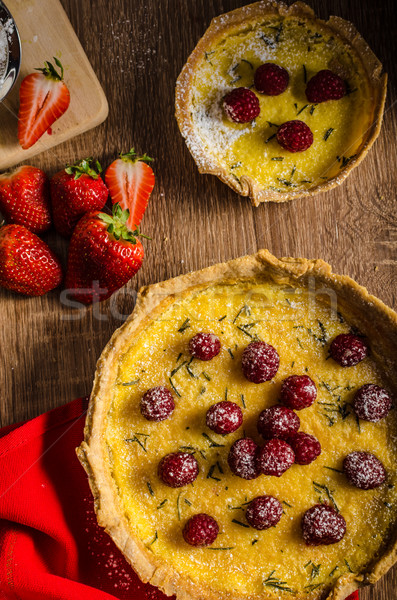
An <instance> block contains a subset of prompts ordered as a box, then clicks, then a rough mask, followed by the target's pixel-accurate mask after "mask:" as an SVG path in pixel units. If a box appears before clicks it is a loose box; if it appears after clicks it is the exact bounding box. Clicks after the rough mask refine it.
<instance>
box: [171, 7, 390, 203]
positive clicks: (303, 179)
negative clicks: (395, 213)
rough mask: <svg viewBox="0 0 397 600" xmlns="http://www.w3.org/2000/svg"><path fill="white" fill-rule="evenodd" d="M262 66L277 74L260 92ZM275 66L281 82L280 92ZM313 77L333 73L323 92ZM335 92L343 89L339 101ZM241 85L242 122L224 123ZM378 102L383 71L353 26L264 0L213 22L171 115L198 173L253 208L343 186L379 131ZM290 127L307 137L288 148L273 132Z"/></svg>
mask: <svg viewBox="0 0 397 600" xmlns="http://www.w3.org/2000/svg"><path fill="white" fill-rule="evenodd" d="M269 64H270V65H272V66H273V68H276V73H275V74H274V73H273V74H269V75H268V76H269V77H270V87H271V88H272V89H270V90H267V88H266V87H265V88H264V89H262V87H261V86H260V85H258V80H257V74H258V69H259V68H260V67H261V66H262V65H267V66H269ZM280 67H281V68H282V72H283V73H284V75H285V77H286V78H287V79H286V81H285V86H282V87H281V88H279V89H278V84H279V83H280V82H279V80H278V79H277V68H280ZM319 73H321V74H322V75H324V73H326V74H328V79H329V77H330V76H331V81H328V80H327V86H328V90H327V89H325V90H324V81H322V82H320V81H319V80H318V78H319V75H318V74H319ZM330 74H331V75H330ZM272 77H273V79H272ZM325 77H327V75H325ZM274 78H275V79H274ZM320 79H321V75H320ZM323 79H324V78H323ZM334 80H336V82H335V81H334ZM268 83H269V82H268ZM335 85H336V86H338V85H339V86H342V89H341V90H340V93H339V95H338V94H337V95H336V96H335V95H333V92H335V87H334V86H335ZM310 87H311V89H309V88H310ZM238 88H240V89H241V88H243V89H244V90H245V95H248V100H245V99H243V100H244V102H246V103H247V102H248V103H249V97H250V96H251V105H248V107H247V108H246V117H247V119H248V122H240V121H239V120H237V121H235V120H233V119H230V113H228V111H227V107H226V108H225V99H227V98H229V95H230V92H232V91H234V93H235V92H236V89H238ZM313 88H316V90H315V91H316V93H313ZM259 90H260V91H259ZM282 90H283V91H282ZM264 92H266V93H264ZM273 94H275V95H273ZM327 94H328V95H327ZM385 96H386V75H385V74H382V65H381V63H380V62H379V60H378V59H377V58H376V57H375V55H374V54H373V52H372V51H371V49H370V48H369V46H368V45H367V43H366V42H365V41H364V39H363V38H362V37H361V36H360V35H359V33H358V32H357V30H356V29H355V28H354V26H353V25H352V24H351V23H349V22H347V21H344V20H343V19H341V18H339V17H331V18H330V19H329V20H328V21H327V22H324V21H321V20H319V19H317V18H316V17H315V15H314V12H313V10H312V9H311V8H309V7H308V6H307V5H306V4H304V3H302V2H296V3H295V4H292V5H291V6H290V7H287V6H286V5H285V4H283V3H282V2H276V1H274V0H264V1H262V2H257V3H255V4H251V5H249V6H245V7H242V8H239V9H237V10H234V11H232V12H230V13H227V14H224V15H221V16H219V17H217V18H215V19H213V21H212V22H211V25H210V27H209V28H208V30H207V31H206V33H205V34H204V36H203V37H202V38H201V40H200V41H199V43H198V44H197V46H196V48H195V49H194V51H193V52H192V54H191V55H190V57H189V59H188V61H187V63H186V65H185V66H184V68H183V69H182V72H181V74H180V76H179V78H178V81H177V84H176V118H177V121H178V124H179V128H180V130H181V133H182V135H183V137H184V138H185V141H186V144H187V146H188V148H189V150H190V152H191V154H192V156H193V158H194V160H195V161H196V163H197V166H198V168H199V170H200V172H201V173H212V174H214V175H217V176H218V177H219V178H220V179H221V180H222V181H224V182H225V183H227V184H228V185H229V186H230V187H231V188H232V189H234V190H235V191H236V192H237V193H239V194H241V195H243V196H250V198H251V200H252V202H253V204H254V205H255V206H257V205H259V203H261V202H269V201H273V202H284V201H286V200H291V199H293V198H297V197H301V196H307V195H311V194H314V193H317V192H321V191H325V190H328V189H330V188H332V187H335V186H336V185H338V184H340V183H342V181H343V180H344V179H345V178H346V177H347V175H348V174H349V173H350V171H351V170H352V169H353V168H354V167H355V166H356V165H358V163H359V162H360V161H361V160H362V159H363V158H364V156H365V155H366V153H367V152H368V150H369V148H370V147H371V146H372V144H373V142H374V141H375V139H376V137H377V136H378V134H379V130H380V126H381V121H382V115H383V108H384V102H385ZM327 98H329V99H327ZM332 98H337V99H332ZM240 100H241V98H240V99H236V98H235V99H234V102H235V103H237V102H239V105H238V109H239V110H242V109H241V102H240ZM243 100H241V101H243ZM252 102H253V103H254V104H255V106H254V107H253V106H252ZM232 108H233V106H232ZM234 108H235V107H234ZM243 112H244V111H243ZM291 121H293V122H294V121H300V122H303V123H304V126H305V129H306V134H307V135H308V136H309V137H308V140H307V141H308V143H307V144H306V145H305V144H303V146H301V147H300V149H298V150H297V149H296V146H294V145H293V146H292V148H294V149H293V151H291V147H290V146H288V145H287V146H285V144H283V143H282V140H281V137H282V136H281V133H282V131H281V129H280V128H281V126H282V125H283V124H285V123H289V122H291ZM301 127H303V126H302V125H301ZM291 135H292V133H291ZM296 138H297V139H298V140H299V132H295V141H296ZM292 141H293V142H294V137H293V138H292Z"/></svg>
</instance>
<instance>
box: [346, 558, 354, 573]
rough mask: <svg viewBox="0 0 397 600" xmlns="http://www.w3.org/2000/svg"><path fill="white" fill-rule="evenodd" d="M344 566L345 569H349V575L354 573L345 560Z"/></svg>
mask: <svg viewBox="0 0 397 600" xmlns="http://www.w3.org/2000/svg"><path fill="white" fill-rule="evenodd" d="M345 565H346V567H347V568H348V569H349V572H350V573H354V571H353V569H352V568H351V566H350V565H349V563H348V562H347V560H346V559H345Z"/></svg>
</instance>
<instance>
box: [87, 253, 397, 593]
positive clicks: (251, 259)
mask: <svg viewBox="0 0 397 600" xmlns="http://www.w3.org/2000/svg"><path fill="white" fill-rule="evenodd" d="M257 277H260V278H269V279H271V280H273V281H274V282H275V283H278V284H282V285H284V284H291V285H298V286H299V285H303V286H305V285H312V284H311V283H310V282H311V281H315V282H316V283H317V284H320V285H322V286H325V288H327V289H331V290H334V291H335V292H336V294H337V296H338V302H339V301H340V302H341V303H342V305H344V306H349V307H350V308H351V310H353V312H354V314H356V315H357V314H358V315H359V316H358V319H357V323H358V322H360V326H361V330H362V331H363V333H366V334H369V335H370V336H371V341H372V342H374V340H375V342H376V346H377V348H378V349H377V350H376V353H383V352H384V353H385V355H386V356H391V357H393V356H395V355H396V350H397V314H396V313H395V312H394V311H393V310H392V309H390V308H389V307H387V306H386V305H385V304H384V303H383V302H382V301H381V300H379V299H378V298H376V297H374V296H371V295H370V294H369V293H368V291H367V290H366V288H364V287H362V286H360V285H359V284H358V283H356V282H355V281H354V280H353V279H351V278H350V277H348V276H345V275H336V274H334V273H332V270H331V267H330V265H329V264H327V263H326V262H324V261H323V260H307V259H304V258H291V257H287V258H282V259H277V258H275V257H274V256H273V255H272V254H271V253H270V252H269V251H267V250H260V251H258V252H257V253H256V254H254V255H249V256H243V257H241V258H237V259H234V260H231V261H229V262H226V263H220V264H216V265H213V266H211V267H207V268H205V269H202V270H200V271H195V272H190V273H187V274H186V275H181V276H179V277H175V278H173V279H169V280H167V281H163V282H161V283H157V284H153V285H150V286H148V287H143V288H141V289H140V291H139V294H138V297H137V302H136V306H135V309H134V311H133V313H132V314H131V315H130V317H129V318H128V320H127V321H126V322H125V323H124V325H122V326H121V327H120V328H119V329H117V330H116V331H115V333H114V334H113V336H112V338H111V339H110V341H109V343H108V344H107V346H106V347H105V349H104V351H103V353H102V355H101V357H100V358H99V360H98V363H97V369H96V373H95V379H94V385H93V390H92V393H91V397H90V403H89V408H88V412H87V418H86V425H85V430H84V441H83V442H82V443H81V445H80V446H79V448H77V449H76V452H77V456H78V458H79V460H80V462H81V464H82V466H83V467H84V469H85V470H86V472H87V475H88V478H89V484H90V488H91V491H92V494H93V496H94V505H95V511H96V514H97V519H98V523H99V525H100V526H102V527H104V528H105V529H106V531H107V533H108V534H109V535H110V536H111V538H112V539H113V541H114V543H115V544H116V546H117V547H118V548H119V549H120V550H121V552H122V553H123V554H124V556H125V558H126V559H127V561H128V562H129V563H130V565H131V566H132V568H133V569H134V571H135V572H136V573H137V575H138V576H139V577H140V579H141V580H142V581H143V582H145V583H147V582H149V583H151V584H152V585H154V586H157V587H159V588H160V589H161V591H163V592H164V593H165V594H166V595H169V596H171V595H174V594H175V595H176V597H177V600H193V599H198V600H204V599H205V600H248V599H249V600H275V598H276V597H275V596H274V595H271V594H268V593H266V592H264V593H263V594H260V595H249V596H247V595H244V594H241V593H235V594H233V595H231V594H230V593H222V592H219V591H217V590H213V589H211V588H209V586H205V585H200V584H197V583H195V582H193V581H192V580H191V579H190V578H189V577H187V576H183V575H180V574H179V573H178V572H177V571H176V570H175V569H174V568H173V567H172V566H170V565H168V564H167V563H166V562H165V561H163V560H162V559H160V558H159V557H157V556H156V555H155V554H154V553H153V552H152V551H150V550H149V549H148V548H147V547H146V546H145V545H144V544H143V542H142V541H141V540H140V538H139V537H138V536H135V535H134V533H133V532H132V531H131V529H130V527H129V522H128V520H127V518H126V516H125V515H124V514H123V510H122V507H121V502H120V498H119V495H118V490H117V486H116V484H115V481H114V479H113V477H112V473H111V469H110V465H109V455H108V449H107V446H106V442H105V430H106V425H107V421H106V418H107V413H108V410H109V408H110V405H111V403H112V399H113V398H112V387H113V385H114V381H115V379H116V376H117V369H118V359H119V358H120V356H121V355H123V354H124V352H125V351H126V349H127V348H128V347H129V346H130V345H131V342H132V340H133V339H134V338H136V337H137V336H139V334H140V332H141V331H143V330H144V329H145V328H146V326H147V324H148V322H149V321H150V320H152V319H155V318H157V317H158V316H159V315H160V314H161V313H162V312H163V311H164V310H165V309H166V308H167V307H168V306H169V305H170V304H171V303H172V302H174V300H175V298H179V297H181V296H183V295H187V294H190V293H192V292H194V291H195V290H198V289H201V288H203V287H205V286H209V285H215V284H220V283H230V282H234V281H240V280H247V279H251V280H252V279H255V278H257ZM320 289H321V288H320ZM363 325H364V326H363ZM368 330H369V333H367V332H368ZM392 367H394V369H392ZM390 369H392V370H391V373H392V378H391V379H390V381H389V384H390V386H391V388H392V390H393V391H394V392H396V390H397V373H396V372H395V371H396V369H395V365H394V364H393V360H392V359H390V361H389V362H388V363H387V364H386V370H390ZM392 537H393V538H394V539H393V540H392V541H391V542H390V543H389V544H388V547H387V548H386V549H385V551H384V554H383V555H382V556H381V557H380V558H379V560H377V561H376V562H375V564H373V566H372V567H371V568H370V569H369V570H368V571H367V572H365V573H359V574H357V573H351V574H350V573H349V574H345V575H344V576H343V577H341V578H339V579H338V580H337V582H336V583H335V586H334V588H333V589H332V590H331V592H330V593H329V594H328V596H327V597H326V598H325V597H324V594H323V593H322V592H321V591H320V592H319V591H317V590H316V591H314V592H313V593H312V594H300V595H294V596H292V595H286V594H283V599H285V600H293V599H294V600H303V599H305V600H345V598H346V596H347V595H349V594H350V593H352V592H353V591H355V590H356V589H358V588H359V587H360V586H362V585H365V584H367V583H375V582H376V581H377V580H378V579H379V578H380V577H382V575H384V574H385V573H386V572H387V571H388V570H389V569H390V568H391V567H392V566H393V565H394V564H395V563H396V562H397V531H393V534H392Z"/></svg>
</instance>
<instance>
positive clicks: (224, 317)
mask: <svg viewBox="0 0 397 600" xmlns="http://www.w3.org/2000/svg"><path fill="white" fill-rule="evenodd" d="M240 165H241V163H240V164H239V165H238V166H240ZM236 167H237V165H236ZM231 168H232V169H233V167H231ZM224 319H226V315H223V317H221V318H220V319H218V321H219V322H221V321H223V320H224Z"/></svg>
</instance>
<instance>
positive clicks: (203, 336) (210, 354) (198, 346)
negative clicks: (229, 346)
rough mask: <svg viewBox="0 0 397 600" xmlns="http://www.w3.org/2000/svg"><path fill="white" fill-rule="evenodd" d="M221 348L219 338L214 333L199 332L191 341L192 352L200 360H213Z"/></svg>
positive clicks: (190, 349) (190, 348)
mask: <svg viewBox="0 0 397 600" xmlns="http://www.w3.org/2000/svg"><path fill="white" fill-rule="evenodd" d="M220 350H221V343H220V341H219V338H218V337H217V336H216V335H214V334H213V333H203V332H201V333H197V334H196V335H195V336H194V337H192V339H191V340H190V342H189V352H190V354H191V355H192V356H194V358H199V359H200V360H211V359H212V358H214V357H215V356H217V354H219V352H220Z"/></svg>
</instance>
